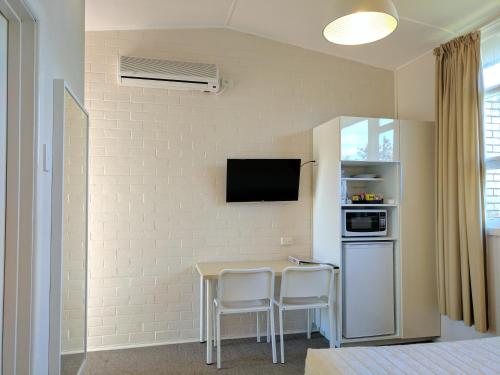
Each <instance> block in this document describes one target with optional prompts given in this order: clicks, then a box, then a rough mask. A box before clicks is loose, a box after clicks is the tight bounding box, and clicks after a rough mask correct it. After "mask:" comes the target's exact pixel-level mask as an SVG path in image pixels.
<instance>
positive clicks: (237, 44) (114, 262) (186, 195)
mask: <svg viewBox="0 0 500 375" xmlns="http://www.w3.org/2000/svg"><path fill="white" fill-rule="evenodd" d="M120 54H123V55H133V56H143V57H154V58H165V59H173V60H181V61H193V62H206V63H215V64H218V65H219V67H220V69H221V73H222V75H223V77H226V78H228V79H230V80H232V81H233V82H234V87H233V88H228V89H227V90H226V91H225V92H223V93H222V94H220V95H214V94H205V93H200V92H190V91H174V90H166V89H148V88H136V87H122V86H119V85H118V84H117V69H118V68H117V64H118V57H119V55H120ZM393 83H394V82H393V74H392V72H390V71H386V70H382V69H376V68H372V67H368V66H365V65H362V64H358V63H354V62H350V61H347V60H343V59H339V58H335V57H331V56H326V55H322V54H319V53H315V52H311V51H306V50H303V49H300V48H296V47H292V46H287V45H284V44H280V43H276V42H271V41H268V40H265V39H261V38H257V37H253V36H249V35H245V34H241V33H237V32H233V31H228V30H214V29H212V30H178V31H133V32H130V31H128V32H88V33H87V35H86V105H87V108H88V110H89V112H90V116H91V123H90V126H91V133H90V134H91V136H90V145H91V151H90V153H91V169H90V266H89V267H90V291H89V328H88V336H89V347H90V349H96V348H102V347H116V346H126V345H139V344H155V343H167V342H176V341H182V340H196V339H197V337H198V327H199V321H198V309H199V306H198V300H199V298H198V293H199V290H198V278H197V275H196V274H195V272H194V268H193V266H194V265H195V264H196V263H197V262H202V261H231V260H260V259H282V258H285V257H286V256H287V255H289V254H300V255H310V252H311V208H312V191H311V190H312V189H311V168H312V166H311V165H308V166H307V167H305V168H304V169H303V170H302V176H301V184H300V199H299V201H298V202H287V203H284V202H276V203H238V204H227V203H226V202H225V165H226V159H227V158H230V157H231V158H238V157H245V158H265V157H269V158H279V157H282V158H301V159H302V160H304V161H306V160H310V159H311V155H312V137H311V134H312V133H311V128H312V127H313V126H315V125H317V124H319V123H321V122H322V121H325V120H327V119H329V118H331V117H334V116H336V115H340V114H353V115H370V116H386V117H387V116H393V108H394V96H393ZM282 236H290V237H293V238H294V245H293V246H289V247H282V246H280V237H282ZM254 320H255V318H254V317H253V316H245V315H243V316H232V317H228V318H227V319H224V322H223V330H222V332H223V334H224V335H233V336H236V335H247V334H248V335H251V334H253V333H254V330H255V328H254V327H255V326H254V324H255V322H254ZM286 324H287V329H290V330H297V329H301V328H302V327H303V319H302V315H301V314H299V315H297V314H296V315H295V316H293V315H290V316H289V317H288V319H286Z"/></svg>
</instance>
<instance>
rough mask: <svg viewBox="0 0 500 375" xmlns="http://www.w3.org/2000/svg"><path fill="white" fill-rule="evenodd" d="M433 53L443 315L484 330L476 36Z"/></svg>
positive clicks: (482, 231)
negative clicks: (434, 62) (434, 63)
mask: <svg viewBox="0 0 500 375" xmlns="http://www.w3.org/2000/svg"><path fill="white" fill-rule="evenodd" d="M434 54H435V55H436V100H437V102H436V112H437V128H438V165H437V184H438V186H437V203H438V207H437V240H438V276H439V305H440V311H441V314H443V315H447V316H448V317H450V318H451V319H454V320H463V321H464V323H465V324H466V325H469V326H471V325H473V324H474V325H475V328H476V330H478V331H480V332H485V331H487V329H488V321H487V306H486V272H485V239H484V238H485V237H484V209H483V186H484V168H483V164H482V163H483V160H482V155H483V124H482V78H481V61H480V34H479V32H475V33H472V34H468V35H465V36H462V37H459V38H457V39H455V40H452V41H451V42H449V43H446V44H444V45H442V46H441V47H439V48H437V49H435V50H434Z"/></svg>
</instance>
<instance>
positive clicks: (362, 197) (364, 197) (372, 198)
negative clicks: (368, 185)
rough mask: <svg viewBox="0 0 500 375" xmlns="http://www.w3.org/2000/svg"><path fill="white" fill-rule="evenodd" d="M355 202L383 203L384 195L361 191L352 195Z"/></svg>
mask: <svg viewBox="0 0 500 375" xmlns="http://www.w3.org/2000/svg"><path fill="white" fill-rule="evenodd" d="M351 201H352V203H353V204H382V203H384V197H383V196H382V195H381V194H373V193H359V194H354V195H352V196H351Z"/></svg>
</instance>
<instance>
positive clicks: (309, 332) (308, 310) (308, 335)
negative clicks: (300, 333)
mask: <svg viewBox="0 0 500 375" xmlns="http://www.w3.org/2000/svg"><path fill="white" fill-rule="evenodd" d="M306 314H307V339H308V340H309V339H311V310H310V309H307V310H306Z"/></svg>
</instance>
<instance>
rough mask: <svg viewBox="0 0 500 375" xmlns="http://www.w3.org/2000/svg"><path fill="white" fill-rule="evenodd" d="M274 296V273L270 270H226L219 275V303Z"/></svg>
mask: <svg viewBox="0 0 500 375" xmlns="http://www.w3.org/2000/svg"><path fill="white" fill-rule="evenodd" d="M273 296H274V272H273V270H272V269H270V268H255V269H226V270H222V271H221V272H220V273H219V282H218V285H217V299H218V300H219V301H222V302H224V301H226V302H228V301H253V300H260V299H269V300H271V298H272V297H273Z"/></svg>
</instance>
